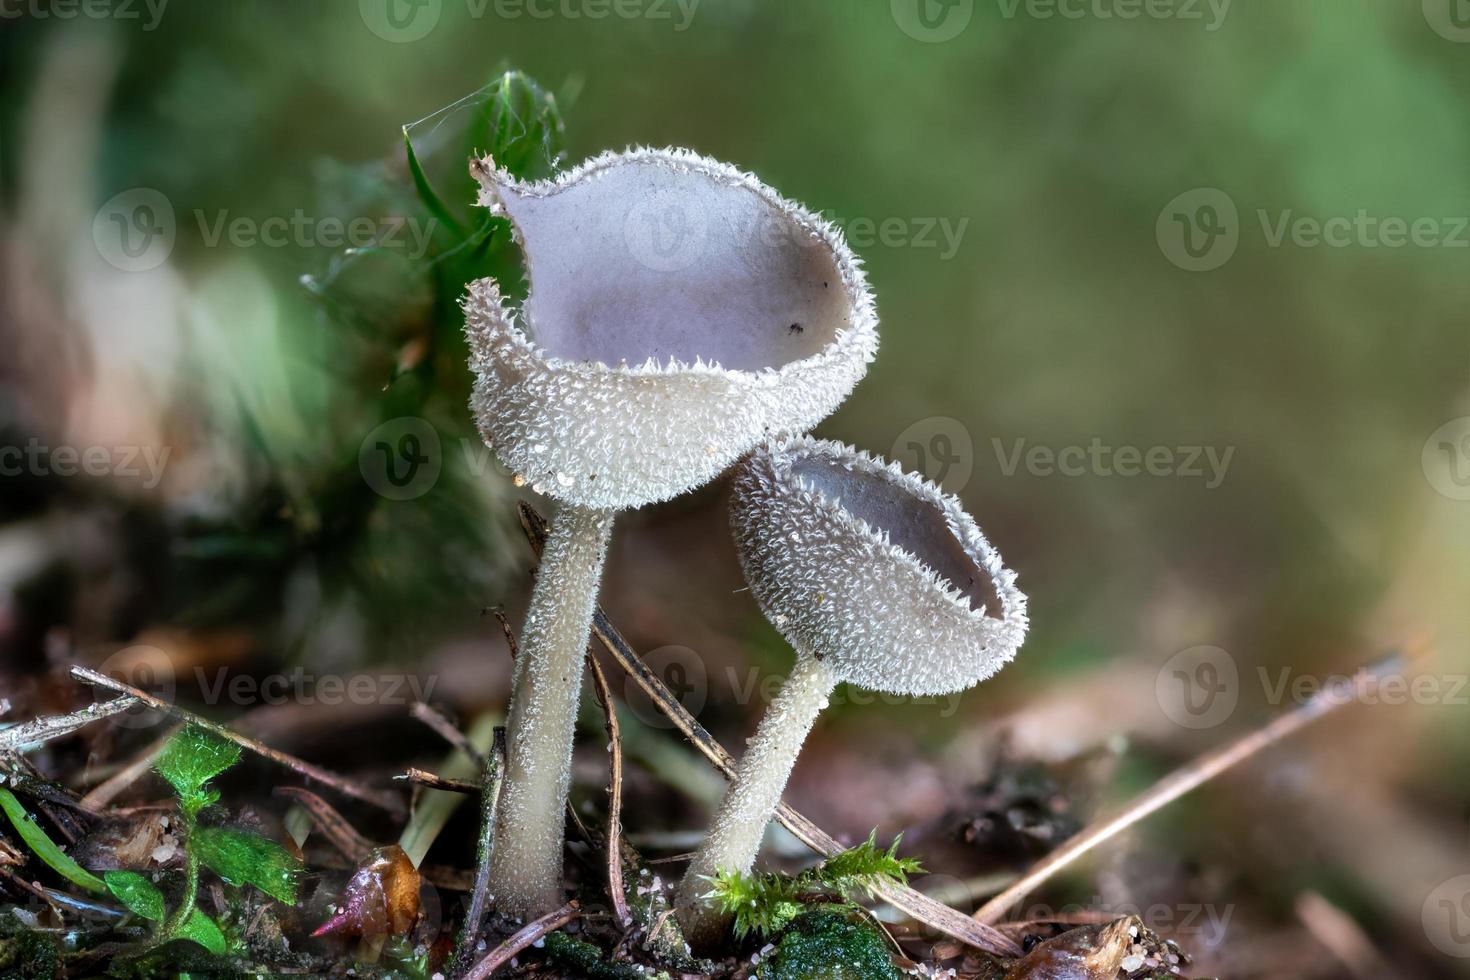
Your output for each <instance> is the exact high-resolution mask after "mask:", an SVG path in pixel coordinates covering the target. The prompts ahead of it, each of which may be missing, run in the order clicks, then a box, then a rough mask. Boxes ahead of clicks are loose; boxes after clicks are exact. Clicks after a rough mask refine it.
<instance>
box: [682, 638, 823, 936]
mask: <svg viewBox="0 0 1470 980" xmlns="http://www.w3.org/2000/svg"><path fill="white" fill-rule="evenodd" d="M837 680H838V678H837V675H836V673H834V672H833V671H832V670H831V669H830V668H829V667H827V666H826V665H825V664H823V663H822V662H821V661H820V660H818V659H817V658H816V657H811V656H805V655H799V656H798V657H797V658H796V664H795V665H794V666H793V667H792V668H791V676H790V677H788V678H787V679H786V683H785V684H784V685H783V686H782V688H781V693H780V694H779V695H777V696H776V699H775V700H774V701H772V702H771V706H770V708H768V709H767V710H766V716H765V717H764V718H762V719H761V723H760V727H759V728H758V729H756V733H755V737H754V738H753V739H751V740H750V745H749V747H748V748H747V749H746V750H745V754H744V755H743V756H742V757H741V759H740V764H739V765H738V766H737V767H736V769H735V775H734V777H733V778H732V779H731V781H730V787H729V789H727V790H726V791H725V798H724V800H723V801H722V802H721V803H720V808H719V810H718V812H716V814H715V818H714V821H713V822H712V823H711V824H710V833H709V836H708V837H707V838H705V841H704V844H703V845H701V846H700V848H699V851H698V853H696V854H695V855H694V860H693V861H691V862H690V864H689V870H688V872H686V873H685V875H684V882H683V884H682V885H681V886H680V888H679V898H678V903H677V905H678V909H679V922H680V924H681V925H683V927H684V935H685V938H686V939H687V940H688V941H689V943H690V945H691V946H693V947H694V948H695V949H699V948H700V947H708V946H709V945H710V944H711V943H712V942H714V941H717V940H718V938H719V935H720V933H721V932H722V931H723V929H724V928H725V925H726V919H727V917H726V916H725V915H723V914H722V913H721V912H720V911H719V910H718V909H717V908H715V907H714V906H712V905H710V904H709V903H707V902H706V901H704V900H703V896H704V894H705V893H706V892H708V891H709V889H710V883H709V881H708V880H706V879H708V878H712V877H714V875H715V873H716V872H717V871H721V870H732V871H739V872H741V873H745V872H748V871H749V870H750V868H751V865H753V864H754V863H755V856H756V852H757V851H759V850H760V844H761V837H762V836H764V834H765V830H766V825H767V824H768V823H770V822H771V816H772V815H773V814H774V813H775V812H776V806H777V805H778V804H779V803H780V802H781V793H782V792H783V791H784V790H785V789H786V782H787V780H788V779H790V777H791V770H792V767H793V766H795V765H796V756H797V754H798V753H800V752H801V745H802V743H803V742H805V741H806V737H807V735H808V734H810V733H811V730H812V725H813V724H814V723H815V722H816V720H817V715H818V714H819V713H820V712H821V710H822V709H823V708H824V707H826V705H827V698H828V695H830V694H831V693H832V689H833V688H834V687H836V686H837Z"/></svg>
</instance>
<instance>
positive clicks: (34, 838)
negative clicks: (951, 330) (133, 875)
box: [0, 787, 107, 894]
mask: <svg viewBox="0 0 1470 980" xmlns="http://www.w3.org/2000/svg"><path fill="white" fill-rule="evenodd" d="M0 810H4V811H5V815H6V816H7V817H9V818H10V822H11V823H12V824H13V825H14V826H15V832H16V833H18V834H20V839H21V840H23V841H25V842H26V846H27V847H29V848H30V849H31V850H32V851H34V852H35V854H36V857H38V858H40V859H41V860H42V861H43V862H45V864H46V866H47V867H49V868H50V869H51V870H52V871H55V872H56V873H57V874H59V875H61V876H62V877H63V878H65V879H66V880H67V881H70V882H71V883H72V884H74V885H80V886H81V887H83V888H85V889H87V890H88V891H91V892H97V893H99V894H105V893H106V892H107V885H106V883H104V882H103V881H102V879H101V878H99V877H97V876H96V875H94V874H92V872H90V871H88V870H87V869H86V868H84V867H82V866H81V865H80V864H77V863H76V861H74V860H72V858H71V857H70V856H69V855H68V854H67V853H66V852H65V851H63V850H62V849H61V848H60V847H58V846H57V845H56V842H55V841H53V840H52V839H51V838H50V837H49V836H47V834H46V831H44V830H42V829H41V825H40V824H38V823H36V821H35V820H34V819H33V818H32V817H31V815H30V814H29V813H28V812H26V808H25V807H24V806H23V805H22V804H21V802H20V800H19V799H18V798H17V797H16V795H15V794H14V793H12V792H11V791H10V790H8V789H6V788H4V787H0Z"/></svg>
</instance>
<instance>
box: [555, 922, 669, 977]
mask: <svg viewBox="0 0 1470 980" xmlns="http://www.w3.org/2000/svg"><path fill="white" fill-rule="evenodd" d="M546 957H547V959H549V960H551V962H553V963H555V964H556V965H557V966H559V967H562V968H564V969H569V970H576V971H577V972H578V973H579V974H580V975H581V976H584V977H588V978H589V980H648V974H646V973H643V972H642V971H640V970H637V969H635V968H634V967H631V966H629V965H628V964H626V963H608V962H607V961H605V960H604V959H603V958H602V950H600V949H598V948H597V947H596V946H594V945H592V944H591V943H584V942H583V941H582V940H580V939H573V938H572V937H571V936H568V935H567V934H566V933H564V932H553V933H552V934H551V935H549V936H547V937H546Z"/></svg>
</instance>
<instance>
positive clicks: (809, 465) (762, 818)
mask: <svg viewBox="0 0 1470 980" xmlns="http://www.w3.org/2000/svg"><path fill="white" fill-rule="evenodd" d="M730 521H731V525H732V527H733V528H734V532H735V541H736V547H737V549H738V551H739V554H740V562H741V565H742V566H743V568H744V570H745V578H746V581H747V582H749V584H750V590H751V592H752V593H753V594H754V596H755V598H756V601H757V602H758V603H759V604H760V607H761V610H762V612H764V613H765V615H766V616H767V618H769V619H770V621H771V623H772V624H773V625H775V626H776V628H777V629H779V630H780V631H781V633H782V634H783V635H784V636H785V637H786V639H787V640H788V641H789V642H790V643H791V645H792V647H793V648H794V649H795V651H796V663H795V665H794V666H793V667H792V670H791V675H790V677H789V678H788V679H787V681H786V683H785V685H784V686H783V687H782V690H781V693H780V694H779V695H778V696H777V697H776V699H775V700H774V701H773V702H772V703H771V706H770V708H769V710H768V711H767V712H766V716H765V718H764V719H762V721H761V724H760V727H759V728H758V730H757V731H756V734H755V737H754V738H753V739H751V741H750V744H749V748H748V749H747V750H746V752H745V755H744V757H743V758H742V759H741V760H740V764H739V766H738V767H737V769H736V772H735V776H734V778H733V779H732V780H731V784H730V787H729V789H728V791H727V792H726V794H725V798H724V801H723V802H722V803H721V804H720V808H719V810H718V812H717V813H716V815H715V819H714V822H713V824H712V825H711V829H710V834H709V836H708V838H706V840H705V842H704V844H703V846H702V847H701V848H700V849H699V851H698V853H697V854H695V856H694V859H693V861H692V862H691V864H690V866H689V870H688V872H687V874H686V875H685V876H684V880H683V883H682V885H681V887H680V893H679V899H678V903H677V904H678V908H679V917H680V921H681V922H682V923H683V925H684V928H685V935H686V937H687V938H688V939H689V940H690V942H691V943H693V944H694V945H695V946H696V947H701V946H708V945H710V944H711V943H712V942H713V941H714V940H715V939H716V938H717V937H718V936H719V934H720V932H721V930H722V929H723V927H724V924H725V921H724V917H723V916H722V915H721V914H720V912H719V911H718V910H717V909H714V908H712V907H711V906H710V905H709V904H708V903H706V902H705V901H704V900H703V895H704V893H705V892H706V891H707V890H708V879H709V878H711V877H713V876H714V875H715V873H716V872H718V871H721V870H734V871H740V872H747V871H749V870H750V867H751V865H752V864H753V863H754V862H755V856H756V852H757V850H758V849H759V847H760V841H761V837H762V835H763V834H764V832H765V828H766V824H767V823H769V822H770V819H771V815H772V813H773V812H774V811H775V808H776V804H777V803H778V802H780V799H781V793H782V791H783V790H784V789H785V787H786V781H787V779H788V778H789V777H790V775H791V769H792V766H793V765H794V764H795V762H796V756H797V753H798V752H799V751H800V749H801V744H802V742H803V741H804V740H805V739H806V737H807V734H808V733H809V732H810V731H811V728H812V724H813V723H814V722H815V721H816V717H817V713H818V712H819V711H821V709H822V708H823V707H825V706H826V704H827V698H828V696H829V695H830V694H831V692H832V690H833V688H834V687H836V685H837V683H838V682H839V681H846V682H847V683H849V684H854V685H856V686H858V687H862V688H866V689H868V690H873V691H883V692H887V693H890V694H899V695H937V694H947V693H953V692H956V691H962V690H964V689H966V688H968V687H970V686H972V685H974V684H976V683H978V682H980V681H982V680H985V679H986V678H988V677H990V676H991V675H992V674H994V673H995V672H996V671H998V670H999V669H1000V668H1001V667H1002V666H1004V665H1005V664H1006V663H1007V662H1009V661H1010V660H1011V658H1012V657H1013V656H1015V653H1016V650H1017V648H1018V647H1019V646H1020V645H1021V641H1022V640H1023V639H1024V638H1025V635H1026V597H1025V596H1023V595H1022V594H1021V593H1020V592H1019V591H1017V589H1016V587H1015V574H1014V573H1013V572H1011V571H1009V570H1007V569H1006V568H1005V567H1004V566H1003V565H1002V564H1001V559H1000V556H999V555H998V554H997V553H996V551H995V549H994V548H992V547H991V546H990V544H989V542H987V541H986V540H985V536H984V535H983V534H981V532H980V529H979V528H978V527H977V526H976V525H975V522H974V520H973V519H971V517H970V516H969V515H968V514H967V513H965V511H964V510H963V508H962V507H961V505H960V503H959V501H958V500H956V499H955V498H953V497H951V496H949V495H947V494H945V493H944V492H943V491H942V490H940V489H939V488H938V487H936V486H935V485H934V484H932V483H930V482H928V481H927V480H924V479H923V478H921V477H918V476H915V475H913V474H908V473H904V472H903V471H902V470H901V469H899V468H898V467H897V466H895V465H893V464H890V463H884V462H883V461H881V460H878V459H875V458H873V457H871V456H869V455H867V454H866V453H862V452H858V451H857V450H855V449H852V448H851V447H849V446H845V445H842V444H840V443H834V442H821V441H817V440H813V439H810V438H807V437H797V438H792V439H787V440H784V441H781V442H777V443H776V444H774V445H770V446H767V447H763V448H761V449H758V450H757V451H756V452H754V453H753V454H752V455H751V457H750V459H749V460H748V461H747V462H746V463H745V464H743V465H742V467H741V468H740V471H739V475H738V476H737V477H736V480H735V489H734V496H733V500H732V504H731V516H730Z"/></svg>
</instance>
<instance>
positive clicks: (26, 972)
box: [0, 933, 61, 980]
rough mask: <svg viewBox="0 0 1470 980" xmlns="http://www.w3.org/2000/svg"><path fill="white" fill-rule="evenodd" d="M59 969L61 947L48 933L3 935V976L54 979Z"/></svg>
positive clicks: (0, 956)
mask: <svg viewBox="0 0 1470 980" xmlns="http://www.w3.org/2000/svg"><path fill="white" fill-rule="evenodd" d="M60 973H61V951H60V950H58V949H57V948H56V944H55V943H53V942H52V941H51V940H50V939H48V938H46V937H45V936H42V935H39V934H35V933H21V934H20V935H18V936H15V937H14V938H10V939H0V980H53V978H54V977H57V976H59V975H60Z"/></svg>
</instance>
